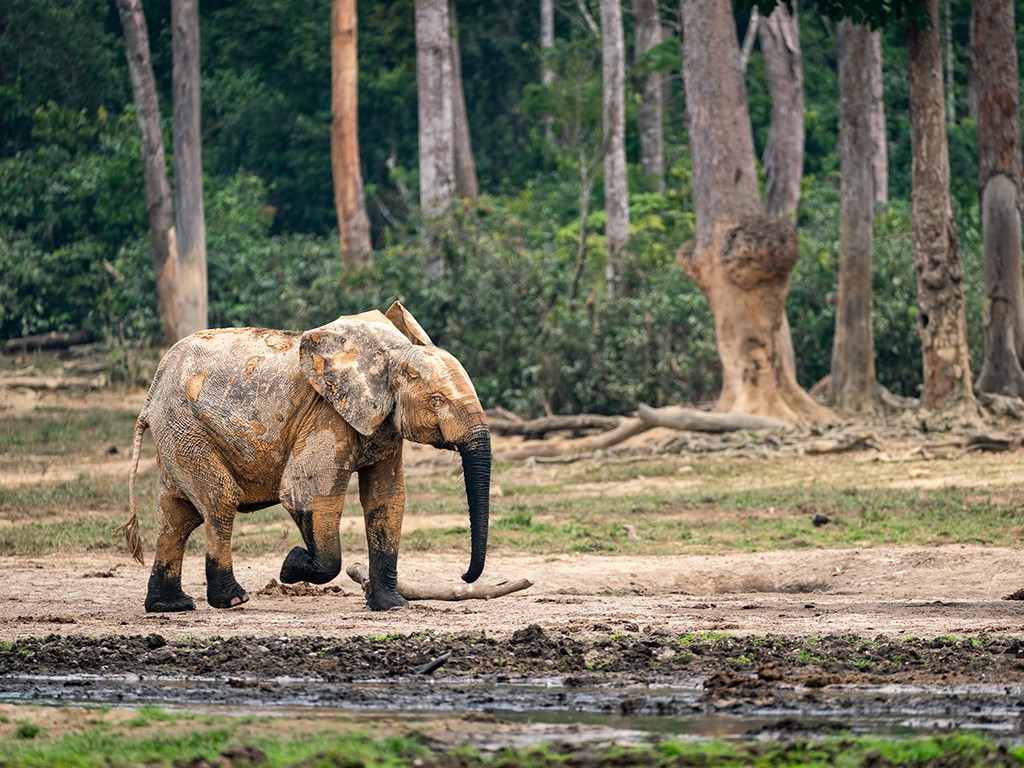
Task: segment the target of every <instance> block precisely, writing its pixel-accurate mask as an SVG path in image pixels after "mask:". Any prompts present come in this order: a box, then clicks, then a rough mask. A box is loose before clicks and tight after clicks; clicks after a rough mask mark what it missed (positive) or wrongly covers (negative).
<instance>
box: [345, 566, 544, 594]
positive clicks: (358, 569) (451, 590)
mask: <svg viewBox="0 0 1024 768" xmlns="http://www.w3.org/2000/svg"><path fill="white" fill-rule="evenodd" d="M345 573H347V574H348V577H349V578H350V579H352V581H354V582H355V583H356V584H359V585H361V586H362V588H363V592H368V591H369V589H370V573H369V569H368V568H367V567H366V566H365V565H363V563H353V564H352V565H350V566H349V567H348V568H346V569H345ZM532 586H533V582H532V581H530V580H529V579H519V580H518V581H509V580H508V579H504V580H502V581H499V582H498V583H497V584H455V585H450V586H434V585H422V584H410V583H409V582H408V581H406V580H405V579H403V578H401V577H399V579H398V594H400V595H401V596H402V597H404V598H405V599H406V600H491V599H493V598H495V597H504V596H505V595H509V594H511V593H513V592H519V591H520V590H523V589H527V588H528V587H532Z"/></svg>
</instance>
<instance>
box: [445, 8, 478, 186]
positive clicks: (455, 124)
mask: <svg viewBox="0 0 1024 768" xmlns="http://www.w3.org/2000/svg"><path fill="white" fill-rule="evenodd" d="M448 15H449V19H450V21H451V24H450V29H451V31H452V37H451V51H452V141H453V152H454V153H455V190H456V191H457V192H458V195H459V197H461V198H462V199H464V200H469V201H470V202H473V203H475V202H476V199H477V197H478V195H479V194H480V187H479V183H478V181H477V176H476V163H475V162H473V143H472V141H471V140H470V135H469V118H468V116H467V115H466V93H465V91H464V90H463V88H462V55H461V53H460V52H459V34H458V24H457V23H456V19H455V0H449V6H448Z"/></svg>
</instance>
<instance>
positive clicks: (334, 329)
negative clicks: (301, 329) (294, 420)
mask: <svg viewBox="0 0 1024 768" xmlns="http://www.w3.org/2000/svg"><path fill="white" fill-rule="evenodd" d="M299 362H300V366H301V368H302V371H303V373H304V374H305V375H306V377H307V378H308V379H309V381H310V382H311V383H312V385H313V387H314V388H315V389H316V391H317V392H319V393H320V394H321V395H323V397H324V398H325V399H326V400H327V401H328V402H330V404H331V405H332V406H334V408H335V410H337V411H338V413H340V414H341V416H342V418H343V419H345V421H346V422H347V423H348V424H349V425H350V426H351V427H352V428H353V429H355V430H356V431H357V432H359V433H360V434H362V435H364V436H369V435H372V434H373V433H374V432H375V431H376V430H377V429H378V428H379V427H380V426H381V425H382V424H383V423H384V422H385V421H386V420H387V419H393V421H394V424H395V426H396V427H397V428H398V430H399V432H400V433H401V435H402V437H404V438H406V439H407V440H413V441H415V442H418V443H427V444H429V445H433V446H436V447H438V448H447V449H449V450H456V451H458V452H459V454H460V456H461V457H462V467H463V473H464V476H465V481H466V495H467V498H468V501H469V520H470V536H471V539H472V554H471V558H470V564H469V570H467V571H466V573H465V574H463V576H462V578H463V579H464V580H465V581H467V582H472V581H476V580H477V578H479V576H480V573H481V571H483V568H484V559H485V557H486V553H487V525H488V518H489V515H490V484H491V438H490V432H489V431H488V429H487V421H486V419H485V417H484V412H483V408H482V407H481V405H480V400H479V399H478V398H477V395H476V390H475V389H474V388H473V383H472V382H471V381H470V379H469V375H468V374H467V373H466V371H465V369H464V368H463V367H462V365H461V364H460V363H459V361H458V360H456V359H455V357H454V356H452V355H451V354H449V353H448V352H446V351H444V350H443V349H440V348H439V347H436V346H434V344H433V342H431V340H430V337H429V336H427V334H426V332H425V331H424V330H423V329H422V328H421V327H420V324H419V323H418V322H416V319H415V318H414V317H413V316H412V315H411V314H410V313H409V312H408V310H406V309H405V307H403V306H402V305H401V304H399V303H398V302H397V301H396V302H395V303H394V304H393V305H392V306H391V308H390V309H388V311H387V313H384V314H382V313H380V312H377V311H372V312H364V313H363V314H361V315H353V316H351V317H341V318H338V319H337V320H335V321H334V322H333V323H329V324H327V325H324V326H321V327H320V328H315V329H313V330H311V331H307V332H306V333H304V334H303V335H302V343H301V345H300V347H299Z"/></svg>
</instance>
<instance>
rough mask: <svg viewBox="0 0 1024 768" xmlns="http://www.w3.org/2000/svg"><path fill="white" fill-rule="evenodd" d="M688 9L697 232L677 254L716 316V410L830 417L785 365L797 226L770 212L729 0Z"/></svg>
mask: <svg viewBox="0 0 1024 768" xmlns="http://www.w3.org/2000/svg"><path fill="white" fill-rule="evenodd" d="M680 17H681V22H682V23H681V28H682V48H683V84H684V87H685V89H686V104H687V113H688V119H689V129H690V149H691V156H692V158H693V200H694V208H695V210H696V214H697V222H696V223H697V231H696V238H695V240H692V241H690V242H689V243H685V244H684V245H683V246H682V247H681V248H680V249H679V253H678V256H677V258H678V261H679V263H680V266H681V267H682V268H683V269H684V270H685V271H686V272H687V274H688V275H689V276H690V277H691V279H693V281H694V282H695V283H696V284H697V286H698V287H699V288H700V290H701V292H702V293H703V294H704V296H705V298H706V299H707V300H708V303H709V304H710V306H711V311H712V313H713V314H714V317H715V332H716V342H717V345H718V355H719V358H720V360H721V362H722V382H723V383H722V393H721V395H720V397H719V400H718V403H717V406H716V410H718V411H735V412H739V413H751V414H757V415H762V416H773V417H776V418H780V419H784V420H787V421H827V420H830V419H832V418H834V414H832V412H831V411H829V410H828V409H827V408H825V407H823V406H821V405H819V404H818V403H816V402H815V401H814V400H813V399H812V398H811V397H810V395H808V394H807V393H806V392H804V391H803V390H802V389H800V387H799V385H798V384H797V383H796V379H795V377H794V374H793V371H792V370H791V369H790V368H789V367H788V366H787V365H786V364H785V341H784V339H783V334H782V328H783V318H784V309H785V303H786V295H787V293H788V290H789V272H790V270H791V269H792V268H793V265H794V264H795V263H796V259H797V257H798V250H797V241H796V232H795V230H794V229H793V225H792V223H791V222H789V221H787V220H785V219H781V218H777V217H773V216H768V215H766V214H764V213H763V212H762V211H761V203H760V199H759V196H758V189H757V177H756V175H755V170H754V142H753V137H752V134H751V127H750V116H749V113H748V112H747V97H746V90H745V88H744V85H743V80H742V79H741V78H740V76H739V71H738V68H737V64H738V57H739V48H738V43H737V40H736V27H735V24H734V22H733V18H732V10H731V8H730V5H729V3H728V2H727V0H689V1H688V2H685V3H683V4H682V7H681V12H680Z"/></svg>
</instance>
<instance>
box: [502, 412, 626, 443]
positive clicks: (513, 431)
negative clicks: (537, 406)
mask: <svg viewBox="0 0 1024 768" xmlns="http://www.w3.org/2000/svg"><path fill="white" fill-rule="evenodd" d="M621 421H622V419H621V418H620V417H619V416H596V415H593V414H586V413H584V414H580V415H578V416H544V417H542V418H539V419H530V420H528V421H513V420H511V419H492V420H491V421H490V422H489V423H488V426H489V427H490V430H491V432H492V433H494V434H496V435H522V436H523V437H524V438H525V439H527V440H541V439H543V438H544V437H546V436H547V435H548V433H549V432H570V433H573V434H577V435H579V434H582V433H586V432H594V431H602V432H603V431H605V430H609V429H614V428H615V427H617V426H618V425H619V423H620V422H621Z"/></svg>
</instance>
